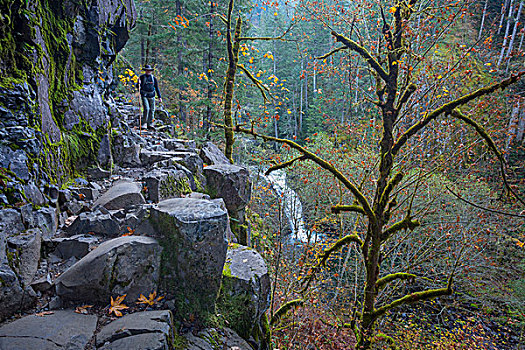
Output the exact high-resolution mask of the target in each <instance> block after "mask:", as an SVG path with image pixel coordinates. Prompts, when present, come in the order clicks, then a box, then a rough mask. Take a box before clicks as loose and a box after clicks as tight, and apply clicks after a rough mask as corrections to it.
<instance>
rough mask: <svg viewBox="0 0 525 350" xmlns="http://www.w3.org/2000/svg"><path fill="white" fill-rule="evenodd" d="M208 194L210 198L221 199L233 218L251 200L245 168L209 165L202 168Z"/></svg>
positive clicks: (249, 183) (248, 175)
mask: <svg viewBox="0 0 525 350" xmlns="http://www.w3.org/2000/svg"><path fill="white" fill-rule="evenodd" d="M204 176H205V177H206V183H207V188H208V191H207V192H208V193H209V194H210V196H211V197H212V198H222V199H224V203H225V204H226V208H228V212H229V213H230V215H231V216H233V217H234V218H237V213H238V212H239V211H241V210H243V209H244V208H245V207H246V205H247V204H248V202H249V201H250V198H251V193H252V183H251V180H250V174H249V173H248V170H247V169H246V168H243V167H240V166H237V165H233V164H219V165H210V166H208V167H206V168H204Z"/></svg>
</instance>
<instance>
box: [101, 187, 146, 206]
mask: <svg viewBox="0 0 525 350" xmlns="http://www.w3.org/2000/svg"><path fill="white" fill-rule="evenodd" d="M141 191H142V188H141V185H140V184H138V183H136V182H132V181H129V180H119V181H117V182H115V184H113V186H112V187H111V188H110V189H109V190H108V191H107V192H106V193H104V194H103V195H102V196H100V198H98V199H97V200H96V201H95V203H93V207H94V208H96V207H97V206H101V207H104V208H106V209H109V210H117V209H123V208H128V207H131V206H135V205H140V204H144V203H146V201H145V200H144V196H142V193H141Z"/></svg>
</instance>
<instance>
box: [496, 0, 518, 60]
mask: <svg viewBox="0 0 525 350" xmlns="http://www.w3.org/2000/svg"><path fill="white" fill-rule="evenodd" d="M513 3H514V0H510V7H509V17H508V19H507V28H506V29H505V37H504V38H503V44H501V53H500V55H499V59H498V67H499V66H500V65H501V61H503V54H504V53H505V47H506V46H507V39H508V37H509V30H510V20H511V19H512V13H513V11H514V7H513V6H512V5H513Z"/></svg>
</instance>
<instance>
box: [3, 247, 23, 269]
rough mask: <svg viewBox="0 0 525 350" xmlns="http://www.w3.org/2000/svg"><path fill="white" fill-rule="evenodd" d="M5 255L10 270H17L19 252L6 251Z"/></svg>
mask: <svg viewBox="0 0 525 350" xmlns="http://www.w3.org/2000/svg"><path fill="white" fill-rule="evenodd" d="M6 255H7V264H8V265H9V266H10V267H11V268H12V269H18V267H19V266H20V252H19V251H18V250H15V251H9V250H7V251H6Z"/></svg>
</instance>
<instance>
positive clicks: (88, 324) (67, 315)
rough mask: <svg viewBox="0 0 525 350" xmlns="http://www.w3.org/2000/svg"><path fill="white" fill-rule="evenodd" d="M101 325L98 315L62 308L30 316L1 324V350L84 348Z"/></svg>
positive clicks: (71, 349)
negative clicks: (50, 312)
mask: <svg viewBox="0 0 525 350" xmlns="http://www.w3.org/2000/svg"><path fill="white" fill-rule="evenodd" d="M96 328H97V316H94V315H82V314H78V313H75V312H74V310H59V311H54V312H53V313H52V314H49V315H46V316H45V317H42V316H37V315H30V316H26V317H24V318H21V319H19V320H16V321H14V322H11V323H9V324H6V325H4V326H2V327H0V349H3V350H20V349H41V350H66V349H70V350H73V349H84V348H85V347H86V346H87V344H88V343H89V341H90V340H91V338H92V337H93V334H94V333H95V330H96Z"/></svg>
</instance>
